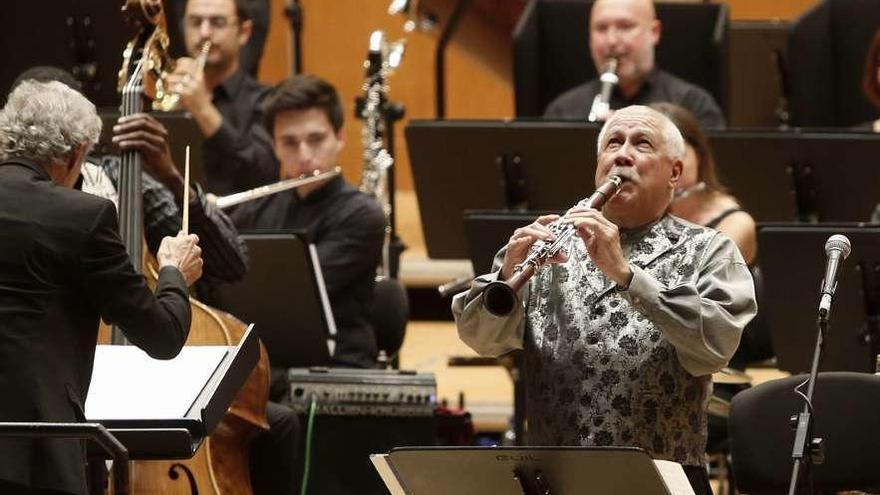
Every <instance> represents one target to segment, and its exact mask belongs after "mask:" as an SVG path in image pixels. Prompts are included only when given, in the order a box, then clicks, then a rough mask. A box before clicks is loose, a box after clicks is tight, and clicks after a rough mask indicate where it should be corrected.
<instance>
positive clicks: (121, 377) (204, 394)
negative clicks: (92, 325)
mask: <svg viewBox="0 0 880 495" xmlns="http://www.w3.org/2000/svg"><path fill="white" fill-rule="evenodd" d="M259 359H260V343H259V339H258V338H257V335H256V332H254V329H253V325H251V326H250V327H248V329H247V331H246V332H245V334H244V336H243V337H242V339H241V342H239V344H238V345H237V346H186V347H184V348H183V350H182V351H181V353H180V355H178V356H177V357H176V358H174V359H173V360H171V361H159V360H154V359H152V358H150V357H148V356H147V355H146V353H144V352H143V351H141V350H140V349H137V348H136V347H134V346H113V345H102V346H98V348H97V352H96V354H95V367H94V371H93V374H92V383H91V386H90V390H89V396H88V400H87V401H86V407H85V409H86V410H85V413H86V417H87V418H88V419H89V421H92V422H96V423H100V424H102V425H104V426H105V427H106V428H107V429H108V430H110V433H112V434H113V436H115V437H116V438H117V439H118V440H119V441H120V442H121V443H122V444H123V445H124V446H125V447H126V448H127V449H128V451H129V458H130V459H132V460H137V459H145V460H149V459H188V458H190V457H192V456H193V455H194V454H195V452H196V450H197V449H198V447H199V445H201V443H202V441H203V440H204V439H205V437H207V436H208V435H210V434H211V432H213V431H214V428H216V427H217V424H218V423H219V422H220V420H222V419H223V416H224V415H225V414H226V410H227V409H229V405H230V404H232V400H233V398H234V397H235V394H237V393H238V391H239V389H240V388H241V386H242V385H243V384H244V382H245V380H247V378H248V376H249V375H250V373H251V371H252V370H253V369H254V367H255V366H256V364H257V361H258V360H259ZM185 376H187V377H188V376H193V379H192V380H184V379H182V378H183V377H185ZM93 450H95V449H93ZM94 453H95V454H97V455H103V454H102V453H99V451H97V450H95V452H94Z"/></svg>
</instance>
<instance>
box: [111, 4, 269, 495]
mask: <svg viewBox="0 0 880 495" xmlns="http://www.w3.org/2000/svg"><path fill="white" fill-rule="evenodd" d="M122 10H123V12H124V13H125V14H126V16H127V17H129V19H131V20H133V21H134V22H135V23H137V24H138V25H139V27H140V30H139V32H138V34H137V35H136V36H135V38H134V39H133V40H132V41H131V42H130V43H129V44H128V46H127V47H126V49H125V52H124V53H123V56H124V61H123V65H122V69H121V70H120V90H121V92H122V104H121V111H120V113H121V115H123V116H127V115H133V114H135V113H139V112H142V111H143V110H144V102H145V100H148V101H153V102H156V101H159V102H161V101H162V100H164V99H166V98H167V97H168V95H169V93H168V89H167V85H166V84H165V76H166V75H167V74H168V73H170V69H171V60H170V58H169V56H168V45H169V41H168V35H167V31H166V29H165V16H164V12H163V9H162V2H161V0H126V3H125V6H124V7H123V9H122ZM121 159H122V162H121V167H120V176H119V187H118V192H119V224H120V234H121V236H122V240H123V242H124V243H125V246H126V248H127V249H128V252H129V254H130V256H131V258H132V260H131V261H132V264H133V265H134V267H135V269H136V270H138V271H139V272H141V273H143V274H144V276H145V277H146V278H147V282H148V284H150V285H151V287H155V283H156V280H157V263H156V262H155V259H151V258H152V257H151V256H149V253H148V251H147V250H145V249H144V246H145V243H144V234H143V225H144V221H143V209H142V198H143V197H142V194H143V193H142V186H141V172H142V169H143V157H142V156H141V155H140V153H138V152H136V151H125V152H123V153H122V157H121ZM186 187H189V184H187V185H186ZM190 303H191V307H192V324H191V326H190V332H189V337H188V339H187V341H186V345H236V344H237V343H238V342H239V341H240V340H241V337H242V336H243V335H244V331H245V325H244V323H242V322H241V321H240V320H238V319H236V318H235V317H233V316H232V315H229V314H227V313H224V312H221V311H218V310H216V309H213V308H210V307H208V306H206V305H204V304H202V303H200V302H198V301H196V300H194V299H192V298H190ZM100 339H101V340H102V341H103V342H107V341H108V340H109V341H110V342H112V343H113V344H125V343H126V341H125V338H124V335H123V334H122V332H121V331H120V330H119V329H118V328H113V329H108V328H106V327H103V328H102V330H101V337H100ZM260 354H261V355H260V360H259V362H258V363H257V366H256V368H255V369H254V370H253V372H252V373H251V375H250V376H249V377H248V379H247V381H246V382H245V384H244V385H243V386H242V388H241V390H239V392H238V394H237V395H236V397H235V399H234V400H233V402H232V405H231V406H230V408H229V410H228V411H227V413H226V415H225V417H224V418H223V420H222V421H221V422H220V424H219V425H218V426H217V428H216V430H215V431H214V432H213V433H212V434H211V435H210V436H209V437H208V438H206V439H205V441H204V442H203V444H202V446H201V447H200V448H199V449H198V450H197V451H196V454H195V455H194V456H193V457H192V458H191V459H188V460H184V461H134V462H132V463H131V466H130V468H129V471H130V481H131V493H163V494H181V495H183V494H189V495H196V494H198V495H221V494H222V495H228V494H235V495H239V494H244V495H248V494H252V493H253V491H252V489H251V483H250V472H249V455H248V452H249V444H250V441H251V439H253V437H254V436H255V435H256V434H258V433H259V432H261V431H265V430H268V428H269V425H268V423H267V422H266V403H267V400H268V396H269V360H268V356H267V354H266V351H265V349H264V348H263V347H262V346H261V352H260Z"/></svg>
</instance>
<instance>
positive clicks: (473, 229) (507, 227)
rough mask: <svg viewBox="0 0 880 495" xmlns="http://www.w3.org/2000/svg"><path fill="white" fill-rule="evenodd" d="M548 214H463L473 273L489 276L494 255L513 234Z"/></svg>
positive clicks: (496, 211)
mask: <svg viewBox="0 0 880 495" xmlns="http://www.w3.org/2000/svg"><path fill="white" fill-rule="evenodd" d="M546 213H547V212H537V211H528V212H515V211H503V210H485V211H471V210H467V211H465V212H464V234H465V240H466V241H467V247H468V257H469V258H470V260H471V264H472V265H473V267H474V273H476V274H478V275H479V274H483V273H489V271H490V270H491V269H492V262H493V261H494V260H495V254H497V253H498V250H500V249H501V248H502V247H504V245H505V244H507V241H508V239H510V236H511V235H512V234H513V231H514V230H516V229H518V228H520V227H522V226H524V225H528V224H530V223H532V222H534V221H535V219H536V218H538V217H539V216H541V215H544V214H546Z"/></svg>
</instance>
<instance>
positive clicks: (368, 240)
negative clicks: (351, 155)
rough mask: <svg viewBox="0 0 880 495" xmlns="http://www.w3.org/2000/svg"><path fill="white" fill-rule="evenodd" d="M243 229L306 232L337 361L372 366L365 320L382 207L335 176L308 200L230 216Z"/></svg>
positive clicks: (372, 342)
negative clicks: (316, 262) (326, 302)
mask: <svg viewBox="0 0 880 495" xmlns="http://www.w3.org/2000/svg"><path fill="white" fill-rule="evenodd" d="M230 216H231V217H232V220H233V221H234V222H235V224H236V226H237V227H238V228H239V230H242V231H244V230H278V229H305V230H307V231H308V233H309V237H310V239H311V242H313V243H314V244H315V247H316V248H317V250H318V260H319V262H320V264H321V271H322V272H323V276H324V283H325V285H326V287H327V295H328V297H329V298H330V306H331V307H332V309H333V317H334V319H335V320H336V328H337V331H338V334H337V336H336V351H335V353H334V356H333V360H334V362H336V363H337V364H341V365H345V366H356V367H373V366H375V364H376V355H377V354H378V350H377V348H376V338H375V335H374V333H373V327H372V325H371V324H370V322H369V321H368V319H367V314H368V307H369V304H370V302H371V301H372V298H373V285H374V281H375V277H376V267H377V266H378V264H379V259H380V257H381V253H382V242H383V239H384V226H385V217H384V215H383V213H382V208H381V206H379V203H378V202H377V201H376V200H375V199H373V198H371V197H369V196H367V195H366V194H364V193H362V192H360V191H359V190H357V189H356V188H355V187H353V186H351V185H350V184H348V183H347V182H345V181H344V180H343V179H342V178H341V177H336V178H334V179H332V180H331V181H330V182H328V183H327V184H326V185H324V186H323V187H321V188H320V189H318V190H315V191H313V192H312V193H311V194H309V195H308V196H307V197H306V198H305V199H301V198H299V196H297V194H296V192H295V191H289V192H283V193H279V194H275V195H273V196H269V197H266V198H263V199H259V200H255V201H252V202H250V203H245V204H243V205H242V206H241V207H239V208H238V209H236V210H235V211H234V212H232V214H231V215H230Z"/></svg>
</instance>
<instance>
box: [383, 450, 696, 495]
mask: <svg viewBox="0 0 880 495" xmlns="http://www.w3.org/2000/svg"><path fill="white" fill-rule="evenodd" d="M370 461H371V462H372V463H373V465H374V467H375V468H376V471H377V472H378V473H379V475H380V476H381V477H382V480H383V481H384V482H385V484H386V487H388V490H389V491H390V492H391V494H392V495H440V494H448V493H455V494H459V495H470V494H473V495H478V494H479V495H482V494H486V493H492V494H493V495H508V494H510V495H522V494H527V495H531V494H538V493H540V494H542V495H543V494H566V493H603V494H604V493H637V494H640V495H654V494H656V495H694V491H693V488H692V487H691V485H690V483H689V482H688V479H687V476H686V475H685V474H684V470H683V469H682V467H681V465H680V464H677V463H675V462H670V461H654V460H652V459H651V458H650V457H649V456H648V454H647V453H646V452H645V451H644V450H642V449H638V448H633V447H401V448H396V449H393V450H392V451H391V452H390V453H389V454H374V455H372V456H370Z"/></svg>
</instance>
